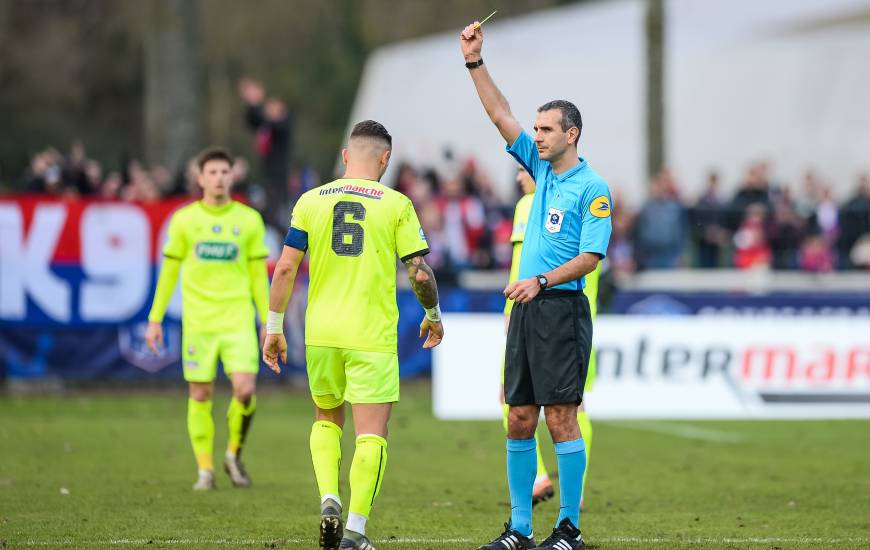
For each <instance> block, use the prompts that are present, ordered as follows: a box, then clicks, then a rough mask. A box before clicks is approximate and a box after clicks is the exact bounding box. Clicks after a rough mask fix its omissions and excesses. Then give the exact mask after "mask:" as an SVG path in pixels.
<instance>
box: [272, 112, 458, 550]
mask: <svg viewBox="0 0 870 550" xmlns="http://www.w3.org/2000/svg"><path fill="white" fill-rule="evenodd" d="M391 151H392V137H391V136H390V134H389V133H388V132H387V130H386V129H385V128H384V127H383V126H382V125H381V124H379V123H377V122H375V121H372V120H367V121H363V122H360V123H358V124H357V125H355V126H354V128H353V131H352V132H351V135H350V140H349V141H348V146H347V148H346V149H344V150H343V151H342V160H343V161H344V163H345V164H346V170H345V174H344V176H343V177H342V178H341V179H338V180H335V181H333V182H331V183H327V184H326V185H323V186H321V187H318V188H315V189H312V190H311V191H308V192H307V193H305V194H304V195H302V197H300V198H299V201H298V202H297V203H296V206H295V207H294V208H293V215H292V217H291V220H290V230H289V231H288V233H287V238H286V240H285V241H284V245H285V246H284V250H283V252H282V254H281V258H280V259H279V260H278V264H277V265H276V267H275V273H274V276H273V278H272V289H271V291H270V296H269V319H268V322H267V325H266V326H267V333H268V334H267V336H266V341H265V344H264V345H263V360H264V361H265V362H266V364H267V365H269V367H270V368H272V369H273V370H275V371H276V372H280V367H279V364H278V360H279V357H280V359H281V361H284V362H286V361H287V342H286V340H285V339H284V334H283V318H284V310H285V309H286V307H287V302H288V300H289V299H290V295H291V293H292V290H293V283H294V280H295V277H296V272H297V270H298V268H299V264H300V262H301V261H302V257H303V256H304V255H305V252H306V250H307V251H309V252H310V258H311V259H310V263H309V275H310V284H309V287H308V307H307V310H306V314H305V345H306V349H305V359H306V363H307V370H308V380H309V386H310V388H311V396H312V399H313V400H314V417H315V422H314V425H313V426H312V429H311V439H310V445H311V458H312V462H313V463H314V474H315V477H316V479H317V485H318V488H319V490H320V513H321V520H320V547H321V548H324V549H334V548H342V549H359V550H374V549H373V547H372V545H371V543H370V542H369V540H368V538H366V536H365V529H366V522H367V520H368V517H369V515H370V512H371V508H372V505H373V503H374V500H375V497H376V496H377V494H378V491H379V490H380V486H381V482H382V481H383V476H384V469H385V467H386V459H387V440H386V437H387V421H388V420H389V417H390V411H391V409H392V405H393V403H396V402H397V401H398V400H399V360H398V355H397V353H396V341H397V334H396V325H397V322H398V319H399V311H398V308H397V306H396V257H397V256H398V257H399V258H400V259H401V261H402V263H403V264H404V265H405V267H406V269H407V271H408V278H409V279H410V282H411V288H412V289H413V290H414V293H415V294H416V296H417V300H418V301H419V302H420V304H421V305H422V306H423V307H424V308H425V310H426V314H425V317H424V318H423V322H422V323H421V324H420V337H421V338H422V337H424V336H425V335H426V333H427V332H428V337H427V339H426V341H425V343H424V344H423V347H424V348H432V347H435V346H437V345H438V344H439V343H440V342H441V339H442V338H443V336H444V329H443V327H442V325H441V313H440V309H439V308H438V289H437V286H436V284H435V276H434V274H433V273H432V270H431V269H430V268H429V266H428V265H426V262H425V261H424V260H423V256H424V255H426V254H427V253H428V252H429V247H428V244H427V243H426V237H425V235H424V233H423V230H422V228H421V227H420V222H419V221H418V219H417V214H416V212H414V206H413V205H412V204H411V201H410V200H409V199H408V198H407V197H405V196H404V195H402V194H401V193H399V192H398V191H395V190H393V189H390V188H388V187H386V186H384V185H382V184H381V183H380V181H379V180H380V178H381V177H382V176H383V174H384V171H385V170H386V168H387V165H388V163H389V159H390V153H391ZM345 401H347V402H349V403H350V404H351V408H352V410H353V421H354V427H355V428H356V435H357V437H356V449H355V451H354V455H353V462H352V463H351V467H350V492H351V497H350V508H349V513H348V517H347V525H346V526H343V524H342V521H341V499H340V498H339V496H338V475H339V467H340V464H341V436H342V429H343V427H344V418H345V407H344V403H345Z"/></svg>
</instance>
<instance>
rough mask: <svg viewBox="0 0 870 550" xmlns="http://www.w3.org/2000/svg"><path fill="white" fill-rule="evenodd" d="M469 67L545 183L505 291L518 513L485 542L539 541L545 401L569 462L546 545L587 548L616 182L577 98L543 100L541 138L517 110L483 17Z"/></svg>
mask: <svg viewBox="0 0 870 550" xmlns="http://www.w3.org/2000/svg"><path fill="white" fill-rule="evenodd" d="M459 42H460V45H461V47H462V53H463V55H464V56H465V67H466V68H467V69H468V71H469V74H470V75H471V80H472V81H473V82H474V87H475V89H476V90H477V95H478V96H479V97H480V101H481V103H483V108H484V109H485V110H486V114H487V115H489V118H490V120H492V122H493V124H495V126H496V128H498V131H499V132H501V135H502V137H503V138H504V139H505V141H506V142H507V152H508V153H509V154H510V155H511V156H512V157H514V158H515V159H516V160H517V161H518V162H519V163H520V164H521V165H522V166H523V168H525V169H526V171H527V172H528V173H529V174H531V176H532V177H533V178H534V179H535V182H536V183H537V189H536V190H535V197H534V200H533V202H532V209H531V213H530V214H529V221H528V225H527V226H526V235H525V240H524V242H523V251H522V256H521V258H520V274H519V279H518V280H517V281H516V282H514V283H511V284H509V285H508V286H507V288H505V290H504V293H505V296H507V297H508V298H510V299H513V300H515V305H514V309H513V313H512V315H511V320H510V326H509V328H508V335H507V349H506V351H505V373H504V391H505V402H506V403H507V404H508V405H509V406H510V412H509V414H508V434H507V477H508V486H509V488H510V496H511V518H510V522H509V523H508V524H507V525H506V526H505V531H504V533H502V534H501V535H499V536H498V537H497V538H496V539H495V540H493V541H492V542H490V543H489V544H485V545H483V546H481V547H480V548H479V550H525V549H527V548H536V546H535V541H534V537H533V535H532V487H533V485H534V482H535V475H536V472H537V459H536V453H535V437H534V436H535V428H536V427H537V424H538V418H539V415H540V409H541V407H543V408H544V416H545V418H546V420H547V427H548V428H549V430H550V435H551V436H552V437H553V443H554V444H555V447H556V458H557V460H558V464H559V492H560V495H559V498H560V509H559V518H558V519H557V520H556V527H555V528H554V529H553V533H552V535H550V536H549V537H548V538H547V539H546V540H544V541H543V542H542V543H541V546H539V547H537V548H541V549H548V550H549V549H555V550H578V549H582V548H584V544H583V538H582V536H581V534H580V529H579V523H580V497H581V492H582V485H583V472H584V471H585V469H586V446H585V444H584V442H583V438H582V435H581V434H580V428H579V426H578V424H577V406H578V405H579V404H580V403H581V401H582V400H583V385H584V384H585V382H586V370H587V367H588V364H589V350H590V349H591V346H592V321H591V319H590V316H589V302H588V301H587V300H586V297H585V296H584V295H583V292H582V289H583V287H584V285H585V282H584V277H585V275H586V274H587V273H591V272H592V271H593V270H594V269H595V268H596V266H597V265H598V262H599V261H600V260H601V259H602V258H604V255H605V254H606V252H607V244H608V242H609V241H610V232H611V225H610V211H611V201H610V190H609V189H608V187H607V183H605V181H604V180H603V179H602V178H601V176H599V175H598V174H597V173H596V172H595V171H594V170H593V169H592V168H590V167H589V165H588V164H587V162H586V161H585V160H584V159H582V158H579V157H578V156H577V141H578V140H579V139H580V130H581V129H582V126H583V123H582V121H581V119H580V111H578V110H577V107H575V106H574V104H572V103H570V102H568V101H563V100H557V101H551V102H549V103H546V104H544V105H542V106H541V107H539V108H538V114H537V118H536V120H535V128H534V130H535V134H534V137H533V136H531V135H529V134H527V133H526V132H525V131H523V129H522V128H521V127H520V124H519V123H518V122H517V120H516V118H514V116H513V114H512V113H511V110H510V105H508V102H507V100H506V99H505V98H504V96H503V95H502V94H501V92H500V91H499V89H498V87H496V85H495V83H494V82H493V80H492V77H491V76H490V75H489V71H487V68H486V65H484V64H483V58H482V57H481V48H482V47H483V31H482V29H481V28H480V25H478V24H477V23H476V22H475V23H472V24H471V25H469V26H467V27H465V29H464V30H463V31H462V34H461V35H460V40H459Z"/></svg>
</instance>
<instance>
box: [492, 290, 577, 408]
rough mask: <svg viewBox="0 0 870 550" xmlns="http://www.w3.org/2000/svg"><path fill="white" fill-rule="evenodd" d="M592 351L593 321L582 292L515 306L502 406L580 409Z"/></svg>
mask: <svg viewBox="0 0 870 550" xmlns="http://www.w3.org/2000/svg"><path fill="white" fill-rule="evenodd" d="M591 347H592V318H591V317H590V315H589V301H588V300H587V299H586V296H585V295H584V294H583V292H581V291H570V290H546V291H544V292H541V293H540V294H538V295H537V296H536V297H535V298H534V299H533V300H532V301H531V302H527V303H525V304H518V303H515V304H514V307H513V310H512V311H511V321H510V326H509V327H508V335H507V348H506V350H505V366H504V397H505V402H506V403H507V404H508V405H557V404H562V403H577V404H579V403H580V402H581V401H582V400H583V386H584V385H585V384H586V371H587V369H588V367H589V350H590V349H591Z"/></svg>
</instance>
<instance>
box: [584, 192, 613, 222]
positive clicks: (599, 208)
mask: <svg viewBox="0 0 870 550" xmlns="http://www.w3.org/2000/svg"><path fill="white" fill-rule="evenodd" d="M589 213H590V214H592V215H593V216H595V217H596V218H609V217H610V199H608V198H607V195H601V196H600V197H596V198H595V200H593V201H592V202H591V203H590V204H589Z"/></svg>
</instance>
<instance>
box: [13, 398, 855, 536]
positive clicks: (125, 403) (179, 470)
mask: <svg viewBox="0 0 870 550" xmlns="http://www.w3.org/2000/svg"><path fill="white" fill-rule="evenodd" d="M228 399H229V398H228V395H227V393H226V392H223V393H219V394H218V398H217V399H216V402H215V416H216V419H217V434H216V447H217V448H218V449H219V452H218V453H216V454H217V455H220V454H222V452H221V451H220V450H222V449H223V447H224V445H225V442H226V427H225V423H224V421H223V416H224V412H225V408H226V406H227V404H228ZM258 407H259V408H258V411H257V417H256V419H255V421H254V425H253V428H252V431H251V434H250V438H249V444H248V446H247V448H246V449H245V459H246V463H247V465H248V469H249V471H250V473H251V475H252V477H253V479H254V487H253V488H251V489H248V490H236V489H233V488H231V486H230V484H229V481H228V479H227V478H226V476H224V475H223V473H222V472H221V473H220V475H219V477H218V482H219V485H218V486H219V490H218V491H216V492H212V493H205V494H203V493H193V492H192V491H191V490H190V485H191V484H192V483H193V481H194V478H195V466H194V461H193V457H192V453H191V451H190V448H189V447H190V444H189V442H188V439H187V434H186V427H185V411H186V396H185V394H184V393H183V392H181V391H171V392H163V393H161V392H147V393H143V392H138V393H136V392H125V391H114V392H113V391H100V392H83V393H76V394H73V395H71V396H68V397H62V398H61V397H0V548H3V547H5V548H61V547H63V548H149V549H150V548H316V547H317V542H316V541H317V539H316V536H317V531H316V530H317V522H318V516H317V513H318V498H317V491H316V486H315V483H314V479H313V473H312V469H311V463H310V460H311V459H310V456H309V452H308V432H309V428H310V425H311V404H310V401H309V399H308V396H307V394H305V393H303V392H301V391H299V390H278V389H269V390H267V391H264V392H263V393H262V394H261V396H260V400H259V405H258ZM430 411H431V400H430V398H429V387H428V385H426V384H424V383H420V382H418V383H412V384H406V385H405V388H404V391H403V401H402V402H401V403H400V404H399V406H398V407H397V408H396V409H395V412H394V415H393V420H392V422H391V434H390V438H389V440H390V447H389V461H388V464H387V471H386V477H385V479H384V483H383V487H382V490H381V494H380V497H379V498H378V501H377V502H376V505H375V509H374V510H373V514H372V516H373V517H372V518H371V521H370V523H369V535H370V536H371V538H372V539H373V541H374V542H375V544H376V545H377V546H378V547H379V548H386V549H412V548H413V549H419V550H426V549H432V550H435V549H448V548H450V549H455V548H463V549H464V548H470V549H474V548H476V547H477V546H478V544H480V543H482V542H484V541H486V540H489V539H490V538H492V537H493V536H495V535H497V534H498V533H499V532H500V531H501V526H502V523H503V522H504V521H505V520H506V519H507V517H508V513H509V504H508V494H507V487H506V481H505V473H504V434H503V433H502V428H501V424H500V423H499V422H452V423H445V422H439V421H436V420H435V419H434V418H433V417H432V415H431V413H430ZM593 426H594V430H595V433H594V448H593V454H592V460H591V474H590V476H591V477H590V480H589V485H588V490H587V494H586V503H587V510H586V511H585V512H584V514H583V515H582V517H581V528H582V530H583V533H584V535H585V538H586V539H587V543H588V546H589V547H590V548H593V549H600V550H604V549H611V548H613V549H620V548H631V549H638V548H662V549H664V548H769V549H784V548H837V549H840V548H870V422H868V421H835V422H834V421H832V422H821V421H816V422H808V421H790V422H595V420H594V411H593ZM347 428H348V429H347V430H346V434H345V438H344V443H345V446H344V457H345V460H344V461H343V462H344V464H343V479H342V481H343V484H342V498H343V499H344V500H345V502H348V487H347V469H348V468H349V466H350V456H351V453H352V450H353V447H352V445H353V437H352V434H353V431H352V428H351V427H350V425H349V426H348V427H347ZM545 456H547V457H549V458H548V462H549V464H550V465H551V466H552V465H553V464H554V462H555V459H554V456H553V452H552V447H551V444H550V443H549V437H548V436H545ZM557 513H558V503H557V501H553V500H551V501H549V502H547V503H544V504H543V505H541V506H540V507H538V508H537V509H536V510H535V531H536V533H537V535H538V537H539V540H540V539H541V538H543V537H545V536H546V535H547V534H548V533H549V530H550V529H551V528H552V523H553V521H554V519H555V516H556V514H557Z"/></svg>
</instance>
